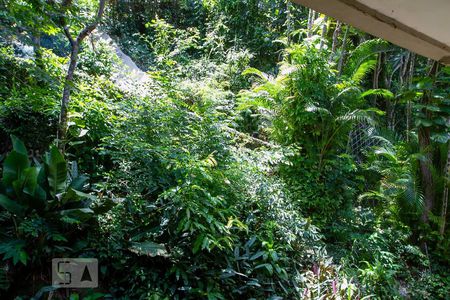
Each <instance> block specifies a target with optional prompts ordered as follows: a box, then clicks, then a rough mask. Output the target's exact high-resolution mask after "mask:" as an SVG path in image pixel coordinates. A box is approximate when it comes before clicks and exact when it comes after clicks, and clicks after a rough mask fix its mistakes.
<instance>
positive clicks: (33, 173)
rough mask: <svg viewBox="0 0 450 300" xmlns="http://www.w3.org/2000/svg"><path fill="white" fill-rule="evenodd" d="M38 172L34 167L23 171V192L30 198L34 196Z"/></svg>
mask: <svg viewBox="0 0 450 300" xmlns="http://www.w3.org/2000/svg"><path fill="white" fill-rule="evenodd" d="M38 174H39V170H38V169H37V168H36V167H31V168H27V169H25V170H24V172H23V175H22V178H23V192H24V193H25V194H28V195H30V196H34V194H35V192H36V188H37V187H38V185H37V179H38Z"/></svg>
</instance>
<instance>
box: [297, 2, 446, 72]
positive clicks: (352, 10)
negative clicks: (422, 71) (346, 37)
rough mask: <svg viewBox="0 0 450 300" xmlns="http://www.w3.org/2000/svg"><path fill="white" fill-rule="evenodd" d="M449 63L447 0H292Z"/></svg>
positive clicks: (416, 51) (421, 53)
mask: <svg viewBox="0 0 450 300" xmlns="http://www.w3.org/2000/svg"><path fill="white" fill-rule="evenodd" d="M292 1H293V2H295V3H298V4H301V5H304V6H307V7H309V8H312V9H314V10H316V11H318V12H321V13H324V14H326V15H329V16H331V17H333V18H335V19H338V20H341V21H342V22H345V23H348V24H350V25H352V26H354V27H356V28H359V29H361V30H363V31H365V32H367V33H370V34H372V35H374V36H377V37H380V38H383V39H385V40H387V41H390V42H391V43H393V44H396V45H398V46H401V47H403V48H406V49H409V50H411V51H413V52H415V53H418V54H420V55H423V56H426V57H429V58H432V59H434V60H437V61H440V62H441V63H443V64H446V65H450V0H292Z"/></svg>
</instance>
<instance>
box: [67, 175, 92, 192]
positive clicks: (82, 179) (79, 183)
mask: <svg viewBox="0 0 450 300" xmlns="http://www.w3.org/2000/svg"><path fill="white" fill-rule="evenodd" d="M88 179H89V177H87V176H85V175H80V176H78V177H76V178H74V179H73V180H72V182H71V183H70V185H69V186H70V187H71V188H73V189H74V190H79V191H80V190H82V189H83V187H84V185H85V184H86V182H87V181H88Z"/></svg>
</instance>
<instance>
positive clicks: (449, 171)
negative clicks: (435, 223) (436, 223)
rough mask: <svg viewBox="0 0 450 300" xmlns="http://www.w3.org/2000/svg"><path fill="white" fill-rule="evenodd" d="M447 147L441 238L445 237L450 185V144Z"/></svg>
mask: <svg viewBox="0 0 450 300" xmlns="http://www.w3.org/2000/svg"><path fill="white" fill-rule="evenodd" d="M447 147H448V150H447V164H446V166H445V170H444V192H443V194H442V209H441V227H440V228H439V233H440V235H441V236H444V233H445V223H446V220H447V208H448V185H449V184H450V178H449V175H450V143H447Z"/></svg>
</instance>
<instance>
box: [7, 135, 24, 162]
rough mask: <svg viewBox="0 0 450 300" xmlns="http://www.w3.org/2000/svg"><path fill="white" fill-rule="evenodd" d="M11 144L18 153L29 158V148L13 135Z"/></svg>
mask: <svg viewBox="0 0 450 300" xmlns="http://www.w3.org/2000/svg"><path fill="white" fill-rule="evenodd" d="M11 142H12V145H13V149H14V151H16V152H19V153H20V154H23V155H25V156H27V157H28V152H27V148H26V147H25V144H24V143H23V142H22V141H21V140H20V139H19V138H18V137H16V136H15V135H11Z"/></svg>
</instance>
